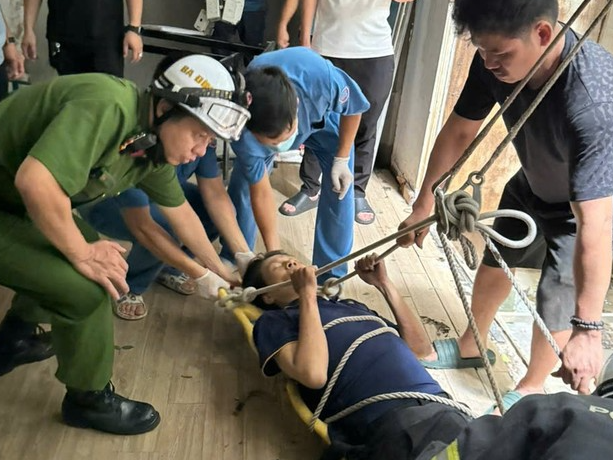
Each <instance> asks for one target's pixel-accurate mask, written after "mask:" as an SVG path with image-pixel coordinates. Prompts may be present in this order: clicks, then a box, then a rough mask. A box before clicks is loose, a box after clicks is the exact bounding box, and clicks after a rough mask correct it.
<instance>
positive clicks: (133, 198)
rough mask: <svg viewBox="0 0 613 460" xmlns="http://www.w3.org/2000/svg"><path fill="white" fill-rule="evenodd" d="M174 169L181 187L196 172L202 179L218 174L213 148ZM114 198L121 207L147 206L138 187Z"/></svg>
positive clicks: (145, 199) (146, 200) (144, 195)
mask: <svg viewBox="0 0 613 460" xmlns="http://www.w3.org/2000/svg"><path fill="white" fill-rule="evenodd" d="M175 169H176V172H177V179H179V183H180V184H181V187H185V184H187V181H188V179H189V178H190V177H191V176H192V175H193V174H196V177H201V178H203V179H213V178H215V177H217V176H219V168H218V167H217V156H216V153H215V148H214V147H209V148H208V149H207V151H206V154H205V155H204V156H203V157H201V158H196V159H195V160H194V161H191V162H189V163H186V164H182V165H179V166H177V167H176V168H175ZM115 199H116V200H117V203H118V204H119V207H121V208H143V207H146V206H149V197H148V196H147V194H146V193H145V192H143V191H142V190H141V189H138V188H130V189H128V190H126V191H124V192H122V193H120V194H119V195H118V196H117V197H116V198H115Z"/></svg>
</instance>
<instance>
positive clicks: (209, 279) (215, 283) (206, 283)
mask: <svg viewBox="0 0 613 460" xmlns="http://www.w3.org/2000/svg"><path fill="white" fill-rule="evenodd" d="M196 282H197V283H198V294H200V295H201V296H202V297H204V298H205V299H207V300H214V299H217V295H218V293H219V288H225V289H230V284H228V282H227V281H226V280H224V279H223V278H221V277H220V276H219V275H218V274H217V273H213V272H212V271H211V270H209V271H208V272H206V273H205V274H204V275H202V276H201V277H200V278H196Z"/></svg>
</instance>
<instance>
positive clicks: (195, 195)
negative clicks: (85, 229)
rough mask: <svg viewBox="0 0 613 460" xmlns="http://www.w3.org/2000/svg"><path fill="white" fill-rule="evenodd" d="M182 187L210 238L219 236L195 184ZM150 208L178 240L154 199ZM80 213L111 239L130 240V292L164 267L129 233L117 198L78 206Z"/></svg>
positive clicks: (171, 270) (140, 290) (137, 290)
mask: <svg viewBox="0 0 613 460" xmlns="http://www.w3.org/2000/svg"><path fill="white" fill-rule="evenodd" d="M182 187H183V192H184V193H185V198H186V199H187V201H188V202H189V204H190V205H191V206H192V208H193V209H194V211H195V212H196V214H198V217H200V221H201V222H202V225H203V226H204V229H205V230H206V233H207V235H208V237H209V240H210V241H214V240H215V239H216V238H217V237H219V232H218V231H217V228H216V227H215V225H214V224H213V221H212V220H211V218H210V217H209V214H208V213H207V211H206V208H205V207H204V203H203V202H202V198H201V195H200V191H199V190H198V186H197V185H195V184H191V183H186V184H183V185H182ZM149 210H150V212H151V217H152V218H153V220H154V221H155V222H157V223H158V224H159V225H160V226H161V227H162V228H164V230H166V231H167V232H168V233H169V234H170V235H172V237H173V238H175V240H177V237H176V236H175V234H174V232H173V230H172V228H171V226H170V224H169V223H168V221H167V220H166V218H165V217H164V216H163V215H162V213H161V212H160V209H159V208H158V207H157V206H156V205H155V204H154V203H151V204H150V205H149ZM79 213H80V214H81V216H82V217H83V219H84V220H85V221H86V222H88V223H89V224H90V225H91V226H92V227H94V228H95V229H96V231H97V232H99V233H102V234H104V235H106V236H109V237H111V238H114V239H118V240H124V241H130V242H131V243H132V250H131V251H130V254H128V258H127V262H128V267H129V268H128V274H127V276H126V281H127V283H128V286H130V292H132V293H133V294H136V295H140V294H142V293H143V292H145V291H146V290H147V289H148V288H149V286H151V284H152V283H153V282H154V281H155V279H156V277H157V276H158V274H159V272H160V271H161V270H162V268H164V263H163V262H162V261H161V260H159V259H158V258H157V257H156V256H155V255H153V254H152V253H151V252H149V250H148V249H147V248H145V247H144V246H142V245H141V244H140V243H139V242H138V241H137V240H136V238H135V237H134V236H133V235H132V234H131V233H130V230H129V229H128V227H127V226H126V224H125V222H124V220H123V217H122V216H121V207H120V206H119V203H118V199H117V198H109V199H108V200H104V201H101V202H100V203H96V204H94V205H92V206H84V207H82V208H79ZM186 252H187V250H186ZM165 271H167V272H169V273H172V274H176V275H178V274H180V271H179V270H177V269H175V268H172V267H166V268H165Z"/></svg>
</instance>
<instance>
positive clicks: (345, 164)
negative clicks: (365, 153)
mask: <svg viewBox="0 0 613 460" xmlns="http://www.w3.org/2000/svg"><path fill="white" fill-rule="evenodd" d="M331 176H332V190H334V191H335V192H336V193H338V194H339V196H338V199H339V200H342V199H343V198H345V195H347V192H348V191H349V187H350V186H351V183H352V182H353V174H352V173H351V170H350V169H349V157H347V158H341V157H334V163H333V164H332V173H331Z"/></svg>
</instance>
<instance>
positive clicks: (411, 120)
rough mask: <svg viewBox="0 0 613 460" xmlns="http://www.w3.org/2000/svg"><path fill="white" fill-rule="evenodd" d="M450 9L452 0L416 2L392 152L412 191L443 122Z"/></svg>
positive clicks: (450, 51)
mask: <svg viewBox="0 0 613 460" xmlns="http://www.w3.org/2000/svg"><path fill="white" fill-rule="evenodd" d="M452 5H453V4H452V3H450V2H449V1H448V0H429V1H420V2H417V3H416V19H415V28H414V30H413V35H412V38H411V43H410V50H409V55H408V59H407V64H406V72H405V75H404V80H403V82H402V96H401V100H400V106H399V109H398V117H397V120H396V125H395V140H394V146H393V151H392V167H393V169H394V170H396V171H397V172H399V173H401V174H402V175H404V177H405V179H407V180H408V182H409V185H410V186H411V188H413V190H416V189H417V187H419V185H420V183H421V180H422V176H423V174H424V172H425V167H426V165H427V162H428V158H429V153H430V150H431V148H432V146H433V144H434V140H435V138H436V134H437V133H438V131H439V130H440V127H441V123H442V117H443V110H444V102H445V100H446V95H447V89H448V79H449V75H450V72H451V66H452V64H453V56H454V48H455V46H454V45H455V35H454V32H453V27H451V25H450V24H451V7H452Z"/></svg>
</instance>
